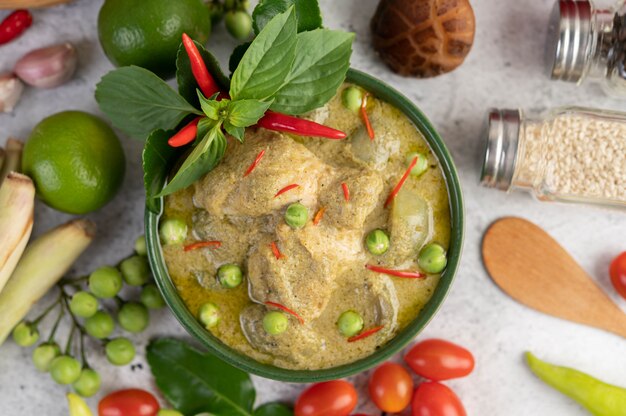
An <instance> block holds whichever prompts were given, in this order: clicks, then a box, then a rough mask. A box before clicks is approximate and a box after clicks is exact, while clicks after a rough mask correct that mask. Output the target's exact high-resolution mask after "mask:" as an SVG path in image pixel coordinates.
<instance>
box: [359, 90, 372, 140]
mask: <svg viewBox="0 0 626 416" xmlns="http://www.w3.org/2000/svg"><path fill="white" fill-rule="evenodd" d="M367 97H369V94H365V95H364V96H363V100H361V117H363V122H364V123H365V128H366V129H367V135H368V136H370V140H374V128H373V127H372V123H371V122H370V118H369V116H368V115H367Z"/></svg>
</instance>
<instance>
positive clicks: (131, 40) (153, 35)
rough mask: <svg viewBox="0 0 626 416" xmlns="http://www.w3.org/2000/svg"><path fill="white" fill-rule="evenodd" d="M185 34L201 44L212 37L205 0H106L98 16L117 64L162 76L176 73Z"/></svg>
mask: <svg viewBox="0 0 626 416" xmlns="http://www.w3.org/2000/svg"><path fill="white" fill-rule="evenodd" d="M183 33H187V34H188V35H189V36H190V37H191V38H192V39H194V40H196V41H198V42H200V43H202V44H204V43H206V41H207V40H208V39H209V34H210V33H211V15H210V13H209V9H208V8H207V7H206V6H205V5H204V2H203V1H202V0H176V1H172V0H106V1H105V2H104V5H103V6H102V8H101V9H100V14H99V15H98V35H99V38H100V44H101V45H102V49H103V50H104V53H105V54H106V55H107V57H108V58H109V60H110V61H111V62H112V63H113V64H114V65H115V66H127V65H137V66H141V67H143V68H146V69H148V70H150V71H152V72H154V73H156V74H157V75H159V76H160V77H163V78H168V77H171V76H172V75H174V72H175V70H176V55H177V53H178V47H179V46H180V43H181V37H182V35H183Z"/></svg>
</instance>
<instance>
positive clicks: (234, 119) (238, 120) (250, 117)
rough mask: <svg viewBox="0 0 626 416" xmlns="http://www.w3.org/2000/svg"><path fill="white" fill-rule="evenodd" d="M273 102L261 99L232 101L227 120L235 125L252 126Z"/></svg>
mask: <svg viewBox="0 0 626 416" xmlns="http://www.w3.org/2000/svg"><path fill="white" fill-rule="evenodd" d="M271 104H272V103H271V102H265V101H259V100H239V101H232V102H231V103H230V105H229V106H228V117H227V120H228V122H229V123H230V124H232V125H233V126H235V127H248V126H252V125H254V124H256V123H257V121H259V119H260V118H261V117H263V115H264V114H265V112H266V111H267V110H268V109H269V108H270V105H271Z"/></svg>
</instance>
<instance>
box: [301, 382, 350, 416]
mask: <svg viewBox="0 0 626 416" xmlns="http://www.w3.org/2000/svg"><path fill="white" fill-rule="evenodd" d="M356 400H357V394H356V390H355V389H354V386H353V385H352V384H350V383H348V382H347V381H343V380H334V381H326V382H324V383H317V384H313V385H312V386H311V387H309V388H308V389H306V390H304V391H303V392H302V394H301V395H300V397H298V400H297V401H296V408H295V416H348V415H349V414H350V412H351V411H353V410H354V408H355V407H356Z"/></svg>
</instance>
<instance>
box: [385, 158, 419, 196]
mask: <svg viewBox="0 0 626 416" xmlns="http://www.w3.org/2000/svg"><path fill="white" fill-rule="evenodd" d="M417 158H418V156H415V157H414V158H413V160H412V161H411V164H410V165H409V168H408V169H407V170H406V172H404V175H402V178H400V181H399V182H398V184H397V185H396V186H395V187H394V188H393V190H392V191H391V193H390V194H389V197H388V198H387V200H386V201H385V208H387V207H388V206H389V204H391V201H393V199H394V198H395V197H396V195H398V192H400V188H402V185H404V182H406V180H407V178H408V177H409V174H410V173H411V171H412V170H413V168H414V167H415V165H416V164H417Z"/></svg>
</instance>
